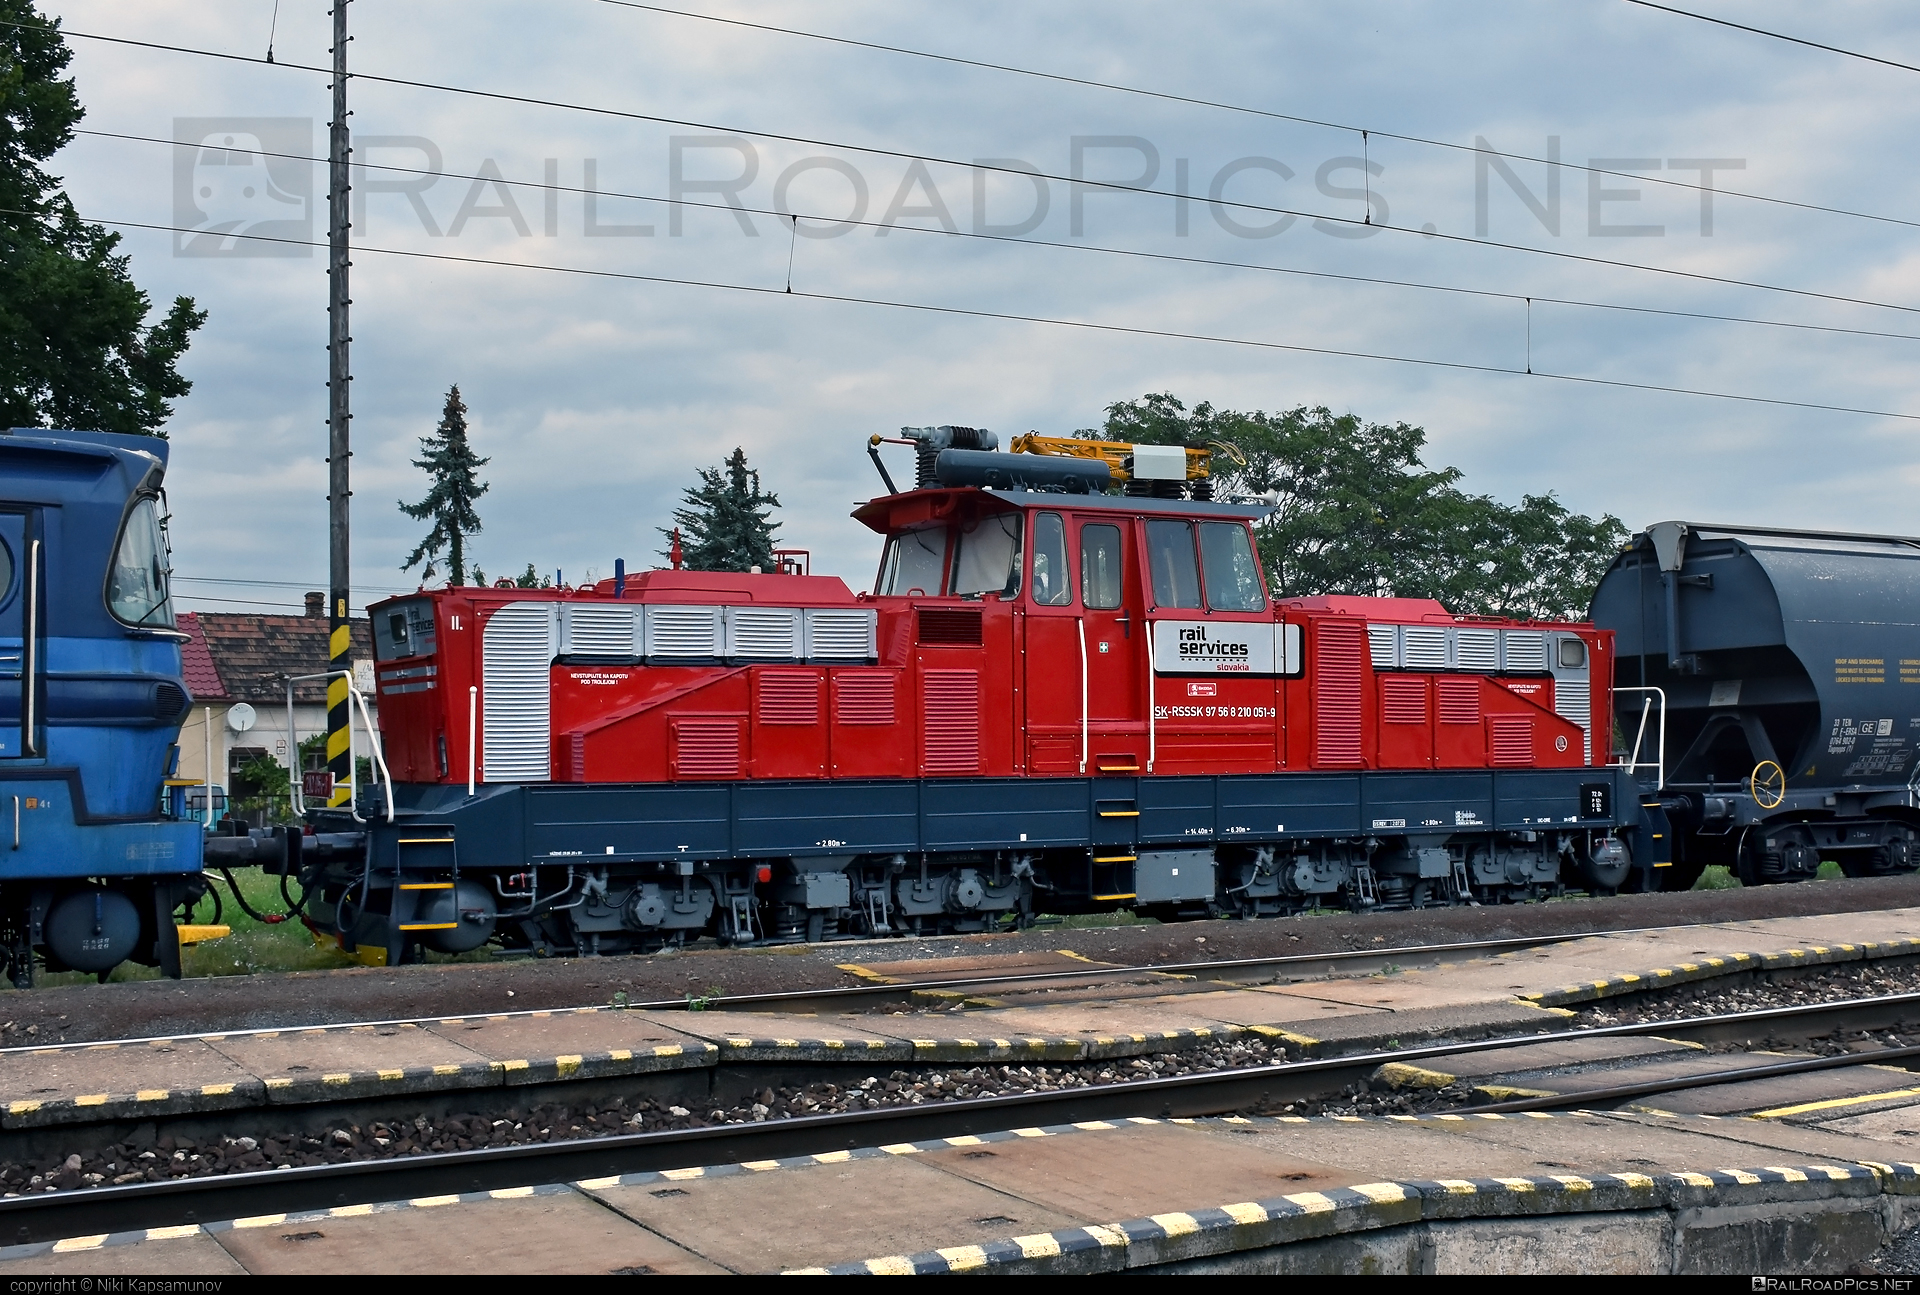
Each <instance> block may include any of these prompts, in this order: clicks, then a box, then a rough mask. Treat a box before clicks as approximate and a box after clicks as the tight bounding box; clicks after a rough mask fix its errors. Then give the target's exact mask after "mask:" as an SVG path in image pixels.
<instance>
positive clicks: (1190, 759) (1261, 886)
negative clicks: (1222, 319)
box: [283, 428, 1639, 959]
mask: <svg viewBox="0 0 1920 1295" xmlns="http://www.w3.org/2000/svg"><path fill="white" fill-rule="evenodd" d="M906 439H907V440H908V441H910V442H911V443H912V444H913V445H914V447H915V449H916V451H917V454H918V458H919V480H918V482H917V483H916V486H915V488H913V489H911V490H905V491H900V490H894V489H892V488H891V486H892V483H891V481H889V482H888V485H889V491H888V493H887V494H885V495H884V496H882V497H880V498H877V499H874V500H873V501H871V502H870V503H868V504H866V505H865V506H863V507H861V508H860V509H858V510H857V511H856V512H855V513H854V514H853V515H854V517H855V518H856V519H857V520H858V521H860V522H861V523H863V524H864V525H866V526H867V527H869V528H871V529H872V530H873V531H874V532H876V533H877V534H878V535H880V536H882V537H883V539H884V550H883V556H882V558H881V561H880V567H879V572H878V576H877V578H876V580H875V583H874V588H873V591H872V592H871V593H860V594H855V593H853V592H852V591H851V590H850V589H848V587H847V586H846V585H845V584H844V583H843V582H842V581H841V580H839V579H837V578H833V577H826V576H813V575H805V574H791V573H784V572H782V573H774V572H766V573H751V574H728V573H707V572H691V571H677V570H662V571H650V572H646V573H643V574H639V575H636V576H634V577H633V578H631V579H627V578H624V577H616V578H615V579H612V580H603V581H600V582H599V583H598V584H595V585H593V586H591V587H586V588H578V589H518V588H514V589H500V588H492V589H488V588H457V589H446V590H437V591H431V592H423V593H420V594H416V595H411V596H408V597H404V598H398V599H393V600H390V601H387V602H383V603H380V604H377V605H375V606H374V607H373V608H372V611H371V614H372V617H373V623H374V639H375V646H376V655H377V674H378V688H379V703H380V716H381V729H382V734H383V738H384V754H385V760H386V764H387V766H388V768H389V770H390V774H391V781H390V783H383V785H381V786H380V787H377V788H372V789H366V790H365V793H364V794H363V795H362V796H361V797H360V798H359V801H358V804H357V807H356V808H355V809H354V810H353V811H352V812H351V816H349V815H348V814H347V813H345V812H342V811H330V812H327V811H323V812H316V813H313V814H310V815H309V820H310V822H311V823H312V825H313V826H314V827H315V828H317V829H319V831H320V835H318V836H312V835H310V836H309V837H308V838H307V839H306V844H307V850H306V853H305V855H304V856H303V857H298V858H294V859H290V860H288V861H287V862H286V863H285V864H284V865H283V866H285V867H287V868H289V869H290V870H296V871H298V872H299V874H300V875H301V877H302V880H303V881H304V882H306V883H307V888H308V890H309V891H310V893H311V898H310V901H309V908H308V915H309V917H310V918H311V919H313V920H314V921H316V922H317V923H321V924H326V925H330V926H331V927H332V928H333V929H335V930H337V931H338V932H340V933H341V935H342V937H343V939H344V940H345V941H346V942H348V943H349V944H356V943H370V944H376V945H385V946H387V948H388V951H389V956H390V957H393V958H396V959H398V958H402V957H405V956H406V955H407V952H408V950H409V949H411V948H415V947H418V946H421V945H424V946H426V947H431V948H439V949H443V950H459V949H466V948H472V947H476V946H477V945H479V944H480V943H482V942H484V941H486V940H488V939H495V940H499V941H501V942H503V943H506V944H508V945H517V946H526V947H530V948H532V949H533V950H535V951H538V952H575V951H578V952H611V951H615V950H630V949H645V948H656V947H659V946H661V945H662V944H664V943H671V942H678V941H683V940H686V939H689V938H694V937H698V936H701V935H711V936H714V937H717V938H719V939H721V940H723V941H729V942H750V941H762V940H801V939H821V938H827V937H831V936H835V935H876V934H883V933H888V932H915V931H917V932H928V931H936V930H981V929H986V928H988V927H992V926H995V925H999V924H1004V923H1007V922H1010V921H1013V922H1018V921H1024V920H1026V919H1027V918H1029V917H1030V916H1031V915H1032V914H1034V913H1036V912H1053V913H1070V912H1080V911H1088V910H1096V909H1102V908H1113V907H1123V906H1131V907H1135V908H1137V909H1139V910H1140V911H1142V912H1145V913H1151V914H1153V915H1156V916H1159V917H1163V918H1172V917H1179V916H1204V915H1208V914H1219V913H1232V914H1239V915H1243V916H1258V915H1270V914H1279V913H1285V912H1292V911H1298V910H1300V909H1303V908H1306V907H1310V906H1315V905H1324V904H1329V903H1341V904H1347V905H1351V906H1354V907H1365V906H1374V905H1384V906H1401V907H1404V906H1419V905H1425V904H1434V903H1457V902H1472V901H1486V900H1494V899H1501V900H1505V899H1519V898H1528V897H1536V896H1539V895H1542V894H1544V893H1548V892H1551V891H1554V890H1557V889H1558V888H1559V887H1561V886H1563V885H1567V884H1572V885H1578V886H1583V887H1586V888H1589V889H1608V888H1611V887H1615V886H1618V885H1620V884H1621V882H1622V881H1623V880H1624V879H1625V877H1626V874H1627V870H1628V867H1629V864H1630V858H1631V852H1632V846H1633V844H1634V831H1635V828H1636V825H1637V824H1638V823H1639V817H1638V815H1639V807H1638V803H1637V801H1638V798H1637V796H1636V794H1635V789H1634V786H1633V784H1632V782H1631V781H1630V780H1629V779H1628V777H1627V775H1626V773H1625V771H1624V770H1621V769H1619V768H1617V767H1609V766H1607V765H1606V764H1605V763H1604V762H1605V758H1606V754H1607V751H1608V746H1609V742H1608V737H1609V734H1608V732H1607V731H1606V727H1605V718H1604V717H1606V716H1610V715H1611V714H1612V705H1611V696H1610V681H1611V679H1612V674H1613V671H1612V662H1611V655H1612V635H1611V634H1610V633H1607V632H1602V631H1598V630H1595V629H1594V628H1593V627H1592V626H1590V625H1576V624H1536V623H1518V622H1509V621H1499V620H1490V619H1485V618H1477V617H1458V616H1454V615H1451V614H1449V613H1448V612H1447V611H1446V610H1445V609H1444V608H1443V607H1441V606H1440V605H1439V604H1438V603H1435V602H1431V601H1426V600H1419V599H1399V598H1357V597H1320V598H1302V599H1291V600H1284V601H1279V602H1276V601H1274V600H1273V599H1271V598H1270V597H1269V596H1268V594H1267V588H1268V586H1267V583H1266V580H1265V578H1264V576H1263V573H1262V571H1261V569H1260V562H1259V557H1258V554H1257V550H1256V548H1255V545H1254V542H1253V533H1252V530H1251V526H1252V524H1253V523H1254V522H1256V521H1257V520H1259V519H1260V518H1261V517H1263V516H1264V515H1265V514H1266V512H1267V511H1268V505H1265V504H1263V503H1260V502H1257V501H1254V502H1224V501H1216V500H1214V499H1212V498H1211V497H1210V493H1211V492H1210V490H1209V484H1210V483H1209V482H1208V480H1207V477H1206V459H1207V455H1206V452H1205V451H1204V450H1182V449H1180V448H1179V447H1172V448H1171V449H1168V448H1163V447H1147V446H1139V447H1133V446H1100V445H1098V444H1097V443H1087V442H1045V441H1042V440H1041V439H1040V438H1022V440H1021V441H1020V442H1016V448H1020V449H1023V450H1025V451H1026V452H1024V453H998V452H996V450H997V446H996V444H995V442H994V440H993V438H992V436H991V434H989V433H983V432H978V431H974V430H973V429H965V428H926V429H909V430H908V432H907V434H906ZM1063 447H1064V452H1063ZM877 462H878V457H877V455H876V463H877ZM883 476H884V469H883ZM1116 477H1117V478H1119V479H1120V480H1121V481H1122V482H1123V483H1124V485H1125V487H1126V490H1127V493H1124V494H1115V493H1109V489H1110V483H1112V482H1113V480H1114V479H1115V478H1116ZM1595 717H1602V718H1601V720H1600V722H1601V724H1602V729H1601V731H1600V732H1599V733H1597V734H1596V733H1595V731H1594V723H1595ZM298 853H299V852H298V851H296V854H298Z"/></svg>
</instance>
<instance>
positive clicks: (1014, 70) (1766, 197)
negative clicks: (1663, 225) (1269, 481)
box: [594, 0, 1920, 229]
mask: <svg viewBox="0 0 1920 1295" xmlns="http://www.w3.org/2000/svg"><path fill="white" fill-rule="evenodd" d="M594 2H595V3H597V4H607V5H613V6H614V7H616V8H620V9H639V10H644V11H646V12H648V13H657V14H666V15H668V16H670V17H674V18H690V19H694V20H696V21H699V22H709V23H719V24H721V25H723V26H728V27H741V28H747V29H751V30H754V31H764V32H771V33H774V34H776V35H780V36H796V37H799V38H801V39H804V40H815V41H822V42H825V43H827V44H832V45H845V46H849V47H851V48H854V49H868V50H874V51H877V52H880V53H885V54H899V55H904V56H906V57H908V58H921V59H930V60H932V61H934V62H939V63H951V64H954V65H956V66H959V67H972V68H980V69H982V70H984V71H989V72H1004V73H1008V74H1009V75H1013V76H1024V77H1033V78H1035V79H1037V80H1042V81H1053V82H1056V83H1058V84H1061V85H1075V86H1082V87H1085V88H1087V89H1093V90H1110V91H1112V92H1114V93H1116V94H1127V95H1136V96H1139V97H1141V98H1145V99H1158V100H1160V101H1162V102H1165V103H1177V104H1185V105H1187V106H1190V107H1196V108H1213V109H1217V110H1219V111H1221V112H1231V113H1240V114H1243V115H1246V116H1250V117H1264V118H1267V119H1269V120H1272V121H1286V122H1292V123H1294V124H1295V125H1299V126H1317V127H1321V128H1323V129H1326V130H1335V131H1342V132H1346V133H1352V134H1361V135H1365V134H1368V133H1371V134H1374V135H1377V136H1379V137H1380V138H1382V139H1391V140H1397V141H1399V142H1401V143H1404V144H1418V145H1421V146H1422V147H1425V148H1439V149H1447V150H1450V151H1453V152H1459V153H1482V154H1485V155H1487V156H1489V157H1497V158H1500V159H1502V160H1503V161H1509V162H1532V163H1536V164H1538V165H1540V166H1548V167H1557V168H1560V169H1564V170H1568V171H1579V172H1583V173H1585V174H1587V175H1596V176H1606V177H1610V178H1616V179H1624V180H1635V181H1638V182H1640V183H1644V184H1657V185H1664V186H1666V187H1668V188H1672V189H1688V190H1692V191H1693V192H1695V193H1702V192H1706V193H1713V194H1717V195H1725V196H1726V197H1729V198H1740V199H1744V200H1746V201H1748V202H1762V203H1768V204H1771V205H1773V206H1780V207H1797V208H1799V209H1800V210H1802V211H1817V212H1820V213H1822V214H1824V215H1829V216H1846V217H1849V218H1851V219H1854V220H1871V221H1877V222H1879V223H1881V224H1887V225H1907V226H1910V227H1912V228H1916V229H1920V220H1910V219H1907V218H1905V217H1901V216H1889V215H1886V214H1884V213H1881V212H1873V211H1856V210H1853V209H1851V208H1848V207H1833V206H1827V205H1824V204H1821V203H1817V202H1803V201H1801V200H1798V199H1795V198H1781V197H1777V196H1774V195H1772V194H1764V193H1753V192H1750V191H1747V190H1742V189H1722V188H1719V187H1717V186H1714V185H1708V184H1694V183H1692V182H1690V181H1687V180H1669V179H1666V178H1665V177H1664V176H1653V175H1647V174H1645V173H1643V172H1638V171H1613V170H1608V169H1607V168H1606V167H1600V166H1592V165H1586V166H1582V165H1581V164H1580V163H1578V162H1562V161H1561V160H1560V159H1559V158H1555V157H1536V156H1534V155H1533V154H1531V153H1514V152H1509V151H1507V150H1505V149H1496V148H1481V147H1479V146H1478V145H1470V144H1461V143H1457V142H1455V141H1453V140H1448V139H1432V138H1429V137H1427V136H1424V135H1408V134H1405V133H1404V132H1398V131H1391V130H1381V129H1379V128H1378V127H1377V126H1356V125H1353V124H1352V123H1350V122H1339V121H1328V120H1325V119H1323V118H1319V117H1306V116H1302V115H1300V114H1298V113H1286V112H1276V111H1274V110H1272V109H1268V108H1254V107H1250V106H1248V105H1246V104H1239V103H1228V102H1226V101H1224V100H1219V99H1203V98H1200V97H1198V96H1196V95H1185V94H1174V93H1172V92H1170V91H1166V90H1149V89H1146V88H1145V87H1142V86H1133V85H1123V84H1121V83H1119V82H1117V81H1100V80H1096V79H1094V78H1091V77H1080V76H1070V75H1068V74H1066V73H1062V72H1044V71H1041V70H1039V69H1038V68H1027V67H1018V66H1015V65H1013V64H1010V63H994V62H989V61H988V60H985V59H975V58H964V57H961V56H960V55H957V54H936V53H933V52H932V51H930V50H921V49H912V48H910V47H908V46H905V45H888V44H883V43H881V42H879V41H868V40H858V39H855V38H854V37H851V36H831V35H828V34H827V33H825V32H817V31H806V30H803V29H801V28H798V27H780V26H776V25H775V24H772V23H764V22H753V21H750V20H749V19H745V18H728V17H722V16H721V15H719V14H706V13H696V12H694V11H692V10H690V9H672V8H668V7H667V6H665V5H654V4H640V3H638V2H637V0H594ZM1629 3H1633V4H1643V3H1645V0H1629ZM1647 7H1648V8H1652V9H1665V8H1667V6H1665V5H1652V4H1650V5H1648V6H1647ZM1668 12H1670V13H1677V14H1682V15H1684V16H1685V17H1689V18H1699V17H1701V15H1699V14H1690V13H1687V12H1686V11H1685V10H1682V9H1671V10H1668ZM1706 21H1708V22H1723V21H1724V20H1723V19H1718V18H1709V19H1706ZM1726 25H1727V26H1729V27H1741V26H1742V24H1740V23H1726ZM1744 30H1747V31H1755V32H1759V33H1760V34H1761V35H1763V36H1772V35H1777V33H1774V32H1765V31H1761V30H1760V29H1759V28H1757V27H1746V28H1744ZM1780 39H1782V40H1793V39H1795V38H1794V37H1790V36H1782V37H1780ZM1799 43H1801V44H1814V42H1812V41H1801V42H1799ZM1817 48H1820V49H1834V47H1833V46H1831V45H1819V46H1817ZM1834 52H1835V53H1839V54H1848V53H1851V51H1849V50H1839V49H1834ZM1853 57H1855V58H1870V57H1871V56H1870V55H1865V54H1854V55H1853ZM1873 61H1874V62H1886V61H1887V60H1885V59H1874V60H1873ZM1892 66H1894V67H1905V66H1906V64H1904V63H1895V64H1893V65H1892ZM1909 70H1920V69H1909Z"/></svg>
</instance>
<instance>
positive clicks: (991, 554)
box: [950, 513, 1020, 598]
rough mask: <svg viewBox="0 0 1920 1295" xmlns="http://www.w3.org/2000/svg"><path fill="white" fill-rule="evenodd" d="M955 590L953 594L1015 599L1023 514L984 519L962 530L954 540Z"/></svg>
mask: <svg viewBox="0 0 1920 1295" xmlns="http://www.w3.org/2000/svg"><path fill="white" fill-rule="evenodd" d="M954 538H955V543H956V545H957V548H956V551H955V553H954V556H953V588H952V590H951V591H950V592H952V593H955V594H959V595H961V596H963V597H964V596H966V595H968V594H999V595H1000V596H1001V597H1003V598H1013V597H1016V596H1018V594H1019V593H1020V514H1018V513H1000V514H997V515H995V516H992V517H982V518H980V519H979V520H978V521H975V522H974V523H973V524H972V525H971V526H965V527H962V528H960V531H959V533H958V534H957V535H956V536H955V537H954Z"/></svg>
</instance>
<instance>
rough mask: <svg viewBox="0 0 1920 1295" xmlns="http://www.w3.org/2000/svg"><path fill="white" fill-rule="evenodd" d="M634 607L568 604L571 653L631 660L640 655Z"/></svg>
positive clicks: (577, 655)
mask: <svg viewBox="0 0 1920 1295" xmlns="http://www.w3.org/2000/svg"><path fill="white" fill-rule="evenodd" d="M633 621H634V608H632V607H569V608H568V609H567V644H566V650H567V655H568V656H576V657H606V658H609V659H617V660H631V659H632V658H634V657H636V656H638V655H640V651H639V644H638V640H637V638H636V636H635V634H634V632H633V629H634V626H633Z"/></svg>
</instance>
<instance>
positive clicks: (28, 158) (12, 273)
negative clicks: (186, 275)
mask: <svg viewBox="0 0 1920 1295" xmlns="http://www.w3.org/2000/svg"><path fill="white" fill-rule="evenodd" d="M59 28H60V24H59V23H58V22H57V21H49V20H47V19H46V18H44V17H42V16H41V15H40V14H39V13H37V12H36V11H35V10H34V7H33V4H32V3H31V0H0V427H74V428H86V429H90V430H98V431H109V432H146V433H149V434H152V435H162V434H163V433H162V432H161V431H160V426H161V424H162V423H164V422H166V420H167V419H168V417H170V416H171V415H172V413H173V407H172V405H171V404H170V403H169V402H170V401H172V400H174V399H176V398H178V397H180V396H184V395H186V394H187V392H188V391H189V390H191V389H192V386H193V384H192V383H191V382H189V381H188V380H187V379H185V378H183V377H181V376H180V374H179V372H178V370H177V368H176V365H177V364H178V363H179V361H180V357H181V356H183V355H184V354H185V353H186V350H187V346H188V344H189V342H190V340H191V337H192V334H193V331H194V330H195V329H197V328H199V327H200V325H202V324H203V323H205V322H206V319H207V313H206V312H205V311H204V310H199V309H196V308H195V307H194V304H193V299H192V298H191V297H178V298H175V300H174V303H173V307H172V309H170V310H169V311H168V312H167V314H166V316H165V317H164V318H163V319H161V320H160V321H159V322H158V323H155V324H154V325H152V326H151V327H143V326H142V325H143V324H144V323H145V321H146V318H147V315H148V313H149V311H150V310H151V307H152V302H151V301H150V299H149V298H148V297H147V294H146V293H144V292H142V291H140V289H139V288H137V287H135V286H134V283H133V280H132V279H131V278H129V277H128V275H127V261H128V258H127V257H126V256H124V255H116V254H115V252H114V249H115V248H116V247H118V246H119V244H120V236H119V235H118V234H112V233H108V232H107V231H106V230H105V229H103V228H101V227H100V226H99V225H89V224H87V223H86V222H84V221H82V220H81V219H80V216H79V213H78V212H76V211H75V210H74V208H73V203H72V201H71V200H69V199H68V197H67V195H66V194H65V193H64V192H62V191H61V189H60V187H59V180H58V179H57V178H56V177H54V176H51V175H48V174H47V173H46V171H44V170H43V169H41V165H40V164H41V163H42V162H45V161H46V160H47V159H48V158H50V157H52V156H53V155H54V154H55V153H56V152H58V151H59V150H60V149H61V148H63V147H64V146H65V145H66V144H67V142H68V141H69V140H71V139H72V138H73V132H74V127H75V125H76V124H78V122H79V121H80V118H81V117H82V116H83V115H85V110H84V109H82V108H81V107H80V98H79V95H78V93H77V92H76V91H75V89H74V84H73V81H72V79H71V78H62V77H61V76H60V73H61V72H62V71H64V70H65V69H66V66H67V64H68V63H69V62H70V61H72V58H73V54H72V51H70V50H69V49H68V48H67V45H66V41H65V40H64V39H62V37H61V35H60V30H59Z"/></svg>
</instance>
